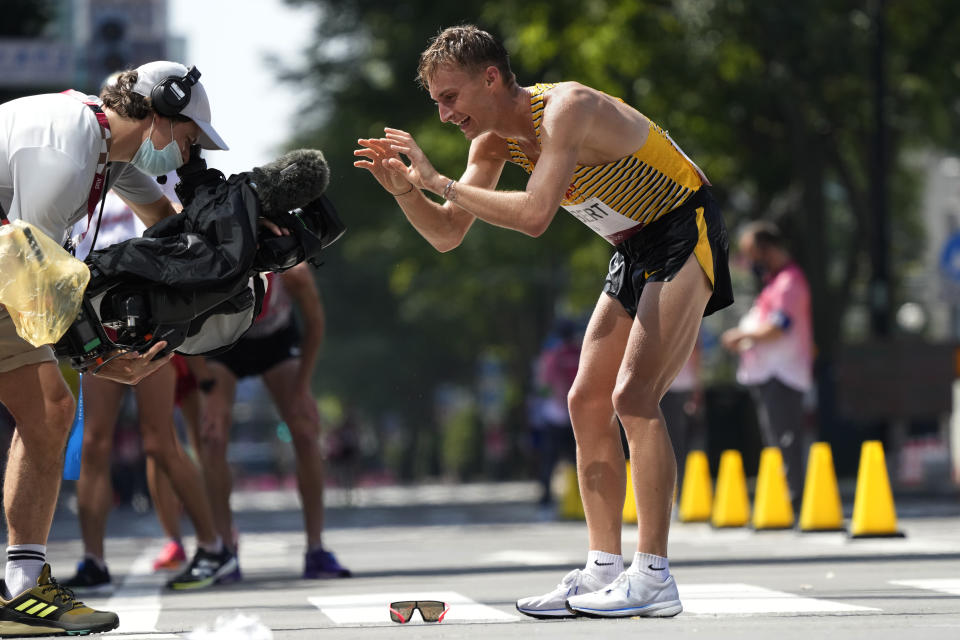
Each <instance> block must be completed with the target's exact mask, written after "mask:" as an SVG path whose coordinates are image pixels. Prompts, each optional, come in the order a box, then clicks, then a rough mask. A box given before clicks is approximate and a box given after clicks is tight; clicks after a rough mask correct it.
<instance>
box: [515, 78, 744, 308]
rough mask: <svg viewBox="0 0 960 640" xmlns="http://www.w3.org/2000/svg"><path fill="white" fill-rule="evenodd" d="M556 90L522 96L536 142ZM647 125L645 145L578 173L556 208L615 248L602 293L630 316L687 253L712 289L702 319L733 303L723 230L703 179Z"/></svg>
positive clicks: (525, 164)
mask: <svg viewBox="0 0 960 640" xmlns="http://www.w3.org/2000/svg"><path fill="white" fill-rule="evenodd" d="M555 86H557V85H556V84H542V83H541V84H536V85H534V86H533V87H530V88H529V89H528V90H529V91H530V94H531V97H530V114H531V117H532V118H533V127H534V130H535V131H536V134H537V141H538V142H539V140H540V123H541V120H542V119H543V110H544V94H545V93H546V92H547V91H550V90H551V89H552V88H553V87H555ZM616 99H617V100H620V98H616ZM621 102H622V100H621ZM647 121H648V122H649V123H650V128H649V133H648V135H647V139H646V141H645V142H644V143H643V145H641V147H640V148H639V149H637V150H636V151H634V152H633V153H632V154H630V155H628V156H626V157H623V158H621V159H619V160H617V161H615V162H608V163H606V164H600V165H589V166H588V165H577V167H576V168H575V169H574V172H573V178H572V180H571V182H570V185H569V186H568V187H567V191H566V193H565V194H564V196H563V199H562V200H561V201H560V206H561V207H563V208H564V209H566V210H567V211H568V212H570V213H571V214H573V215H574V216H575V217H576V218H577V219H578V220H580V221H581V222H583V223H584V224H586V225H587V226H588V227H590V228H591V229H593V230H594V231H596V232H597V233H598V234H600V235H601V236H603V237H604V238H605V239H606V240H607V242H609V243H610V244H612V245H614V246H615V247H616V251H615V252H614V254H613V257H612V258H611V260H610V268H609V272H608V274H607V278H606V281H605V282H604V287H603V290H604V292H605V293H607V294H608V295H610V296H613V297H614V298H616V299H617V300H619V302H620V304H621V305H622V306H623V308H624V309H625V310H626V311H627V312H628V313H629V314H630V315H636V311H637V302H638V301H639V299H640V294H641V293H642V292H643V287H644V285H645V284H646V283H647V282H668V281H670V280H671V279H672V278H673V276H674V275H676V274H677V272H679V271H680V268H681V267H683V265H684V263H685V262H686V261H687V258H689V257H690V254H691V253H693V254H694V255H695V256H696V258H697V261H698V262H699V264H700V266H701V267H702V269H703V272H704V274H706V276H707V278H708V279H709V280H710V284H711V286H712V287H713V296H712V297H711V298H710V300H709V302H708V303H707V307H706V309H705V310H704V315H705V316H707V315H710V314H711V313H713V312H714V311H717V310H718V309H722V308H723V307H726V306H729V305H730V304H731V303H732V302H733V291H732V286H731V284H730V274H729V269H728V266H727V253H728V245H729V241H728V239H727V231H726V227H725V226H724V224H723V218H722V216H721V215H720V210H719V208H718V207H717V205H716V203H715V202H714V201H713V198H712V196H711V195H710V190H709V184H710V183H709V181H708V180H707V178H706V176H705V175H704V174H703V172H702V171H701V170H700V168H699V167H697V165H695V164H694V163H693V161H692V160H690V158H688V157H687V155H686V154H685V153H684V152H683V151H682V150H681V149H680V147H678V146H677V145H676V143H674V141H673V140H671V139H670V136H669V135H668V134H667V132H666V131H664V130H663V129H661V128H660V127H659V126H657V124H656V123H654V122H653V121H652V120H650V119H649V118H647ZM507 149H508V150H509V152H510V159H511V161H512V162H513V163H514V164H518V165H520V166H521V167H522V168H523V169H524V170H525V171H526V172H527V173H533V169H534V164H533V162H531V161H530V159H529V158H528V157H527V155H526V154H525V153H524V152H523V150H522V149H521V148H520V144H519V142H518V141H517V140H515V139H511V138H507ZM667 214H669V215H667Z"/></svg>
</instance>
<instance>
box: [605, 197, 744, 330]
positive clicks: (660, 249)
mask: <svg viewBox="0 0 960 640" xmlns="http://www.w3.org/2000/svg"><path fill="white" fill-rule="evenodd" d="M729 245H730V242H729V239H728V238H727V227H726V225H724V223H723V216H721V215H720V208H719V207H718V206H717V203H716V202H714V200H713V196H712V195H711V194H710V189H709V188H708V187H701V188H700V190H699V191H697V192H696V193H695V194H693V195H692V196H690V198H689V199H688V200H687V201H686V202H684V203H683V204H682V205H680V206H679V207H677V208H676V209H674V210H673V211H670V212H668V213H665V214H664V215H663V216H661V217H660V218H659V219H657V220H656V221H654V222H652V223H650V224H648V225H647V226H645V227H644V228H643V229H641V230H640V231H639V232H638V233H636V234H634V235H633V236H631V237H630V238H628V239H627V240H625V241H624V242H621V243H620V244H618V245H617V246H616V248H615V251H614V254H613V257H612V258H611V259H610V270H609V272H608V273H607V279H606V281H605V282H604V284H603V291H604V293H606V294H607V295H609V296H611V297H613V298H616V299H617V300H618V301H619V302H620V304H621V305H623V308H624V309H625V310H626V312H627V313H629V314H630V316H631V317H636V315H637V301H638V300H640V294H641V293H643V287H644V285H645V284H646V283H647V282H669V281H670V280H672V279H673V277H674V276H675V275H676V274H677V273H678V272H679V271H680V268H681V267H683V265H684V264H685V263H686V262H687V258H689V257H690V254H691V253H692V254H695V255H696V257H697V261H698V262H699V263H700V266H701V267H702V268H703V271H704V273H706V274H707V278H709V279H710V282H711V284H713V295H712V296H710V300H709V301H708V302H707V306H706V309H704V312H703V315H704V316H708V315H710V314H711V313H713V312H714V311H718V310H720V309H723V308H724V307H728V306H730V305H731V304H733V285H732V284H731V283H730V268H729V265H728V264H727V259H728V253H729V251H730V248H729Z"/></svg>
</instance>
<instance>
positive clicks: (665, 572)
mask: <svg viewBox="0 0 960 640" xmlns="http://www.w3.org/2000/svg"><path fill="white" fill-rule="evenodd" d="M628 571H630V572H631V573H645V574H647V575H648V576H653V577H654V578H660V579H661V580H666V579H667V577H668V576H669V575H670V561H669V560H667V559H666V558H661V557H660V556H655V555H653V554H652V553H640V552H639V551H637V552H636V553H635V554H634V555H633V564H632V565H630V568H629V569H628Z"/></svg>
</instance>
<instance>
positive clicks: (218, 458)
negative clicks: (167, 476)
mask: <svg viewBox="0 0 960 640" xmlns="http://www.w3.org/2000/svg"><path fill="white" fill-rule="evenodd" d="M207 367H208V369H209V370H210V373H211V375H212V376H213V377H214V379H215V380H216V383H215V384H214V386H213V389H212V390H211V392H210V393H209V394H207V409H206V410H207V418H206V419H204V422H203V424H202V425H201V427H200V463H201V466H202V467H203V477H204V479H205V480H206V485H207V495H208V496H209V497H210V507H211V509H212V511H213V520H214V523H215V525H216V528H217V532H218V533H219V534H220V537H221V538H223V540H224V541H225V542H226V543H227V544H231V542H232V539H233V514H232V513H231V512H230V492H231V491H232V490H233V475H232V473H231V471H230V464H229V463H228V462H227V445H228V444H229V441H230V427H231V425H232V423H233V416H232V410H233V401H234V396H235V395H236V390H237V379H236V377H234V375H233V373H231V371H230V370H229V369H228V368H226V367H225V366H223V365H222V364H220V363H219V362H214V361H209V360H208V361H207Z"/></svg>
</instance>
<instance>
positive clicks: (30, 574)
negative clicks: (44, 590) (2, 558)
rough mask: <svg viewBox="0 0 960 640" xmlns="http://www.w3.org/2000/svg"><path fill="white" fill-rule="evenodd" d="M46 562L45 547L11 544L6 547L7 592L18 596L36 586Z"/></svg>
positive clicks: (12, 595) (40, 545) (42, 545)
mask: <svg viewBox="0 0 960 640" xmlns="http://www.w3.org/2000/svg"><path fill="white" fill-rule="evenodd" d="M46 562H47V545H45V544H12V545H10V546H9V547H7V570H6V576H5V579H6V584H7V592H8V593H9V595H10V596H11V597H14V596H18V595H20V594H21V593H23V592H24V591H26V590H27V589H30V588H32V587H34V586H35V585H36V584H37V578H39V577H40V571H41V570H42V569H43V565H44V564H46Z"/></svg>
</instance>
